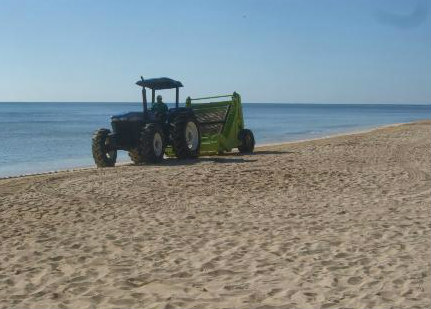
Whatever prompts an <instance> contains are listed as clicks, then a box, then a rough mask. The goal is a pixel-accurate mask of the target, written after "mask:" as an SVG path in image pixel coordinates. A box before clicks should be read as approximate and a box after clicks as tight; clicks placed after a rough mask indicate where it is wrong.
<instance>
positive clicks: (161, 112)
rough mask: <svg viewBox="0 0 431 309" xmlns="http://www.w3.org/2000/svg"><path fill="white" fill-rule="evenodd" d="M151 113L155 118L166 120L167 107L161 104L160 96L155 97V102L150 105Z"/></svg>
mask: <svg viewBox="0 0 431 309" xmlns="http://www.w3.org/2000/svg"><path fill="white" fill-rule="evenodd" d="M151 111H152V112H153V113H154V114H155V115H156V117H158V118H161V119H166V115H167V114H168V106H167V105H166V104H165V103H163V99H162V96H161V95H158V96H157V101H156V102H155V103H153V104H152V106H151Z"/></svg>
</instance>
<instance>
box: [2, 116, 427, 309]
mask: <svg viewBox="0 0 431 309" xmlns="http://www.w3.org/2000/svg"><path fill="white" fill-rule="evenodd" d="M430 129H431V125H430V122H429V121H425V122H419V123H413V124H406V125H401V126H396V127H389V128H382V129H377V130H374V131H372V132H367V133H359V134H354V135H345V136H338V137H333V138H328V139H320V140H314V141H306V142H301V143H289V144H283V145H274V146H269V147H263V148H258V149H257V151H256V154H254V155H246V156H240V155H238V154H233V155H228V156H221V157H206V158H201V159H198V160H193V161H183V162H181V161H177V160H169V161H167V162H166V163H164V164H162V165H158V166H120V167H116V168H108V169H88V170H81V171H75V172H59V173H55V174H50V175H39V176H28V177H20V178H11V179H3V180H0V196H1V199H0V224H1V225H0V227H1V229H0V241H1V247H0V308H340V307H349V308H414V307H417V308H429V307H430V305H431V288H430V261H431V253H430V243H431V239H430V228H431V216H430V200H431V198H430V197H431V186H430V169H431V166H430V165H431V164H430V140H431V133H430Z"/></svg>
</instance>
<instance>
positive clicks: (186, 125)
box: [172, 115, 201, 159]
mask: <svg viewBox="0 0 431 309" xmlns="http://www.w3.org/2000/svg"><path fill="white" fill-rule="evenodd" d="M172 140H173V141H172V146H173V149H174V152H175V155H176V156H177V158H179V159H188V158H195V157H197V156H198V155H199V149H200V146H201V134H200V131H199V125H198V122H197V121H196V119H195V117H193V116H191V115H187V116H178V117H177V118H176V119H175V120H174V122H173V130H172Z"/></svg>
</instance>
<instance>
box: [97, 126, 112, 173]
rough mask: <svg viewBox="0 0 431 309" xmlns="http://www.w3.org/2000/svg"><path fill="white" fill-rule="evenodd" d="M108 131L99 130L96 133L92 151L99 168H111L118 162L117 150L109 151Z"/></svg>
mask: <svg viewBox="0 0 431 309" xmlns="http://www.w3.org/2000/svg"><path fill="white" fill-rule="evenodd" d="M109 133H111V131H109V130H108V129H99V130H97V131H95V132H94V134H93V138H92V143H91V150H92V152H93V158H94V162H95V163H96V166H97V167H111V166H114V165H115V162H116V161H117V150H115V149H109Z"/></svg>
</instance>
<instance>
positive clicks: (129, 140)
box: [92, 77, 200, 167]
mask: <svg viewBox="0 0 431 309" xmlns="http://www.w3.org/2000/svg"><path fill="white" fill-rule="evenodd" d="M136 84H137V85H139V86H141V87H142V100H143V111H142V112H129V113H126V114H121V115H115V116H112V117H111V126H112V131H111V130H109V129H99V130H96V131H95V132H94V134H93V138H92V152H93V158H94V161H95V163H96V165H97V167H109V166H114V165H115V162H116V159H117V150H126V151H128V153H129V156H130V158H131V159H132V161H133V162H134V163H135V164H141V163H157V162H160V161H161V160H162V159H163V155H164V153H165V148H166V146H167V145H170V146H172V149H173V152H174V153H175V156H176V157H178V158H181V159H185V158H192V157H196V156H197V155H198V154H199V148H200V132H199V125H198V122H197V120H196V117H195V115H194V112H193V110H192V109H191V108H188V107H179V88H180V87H183V84H182V83H181V82H179V81H176V80H173V79H170V78H166V77H162V78H152V79H145V80H144V79H143V78H142V77H141V80H139V81H138V82H136ZM146 88H148V89H151V98H152V99H151V102H152V104H154V103H155V92H156V90H164V89H175V92H176V101H175V107H174V108H171V109H169V110H168V112H167V113H166V114H163V113H159V112H157V111H154V110H150V109H148V106H147V95H146Z"/></svg>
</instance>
